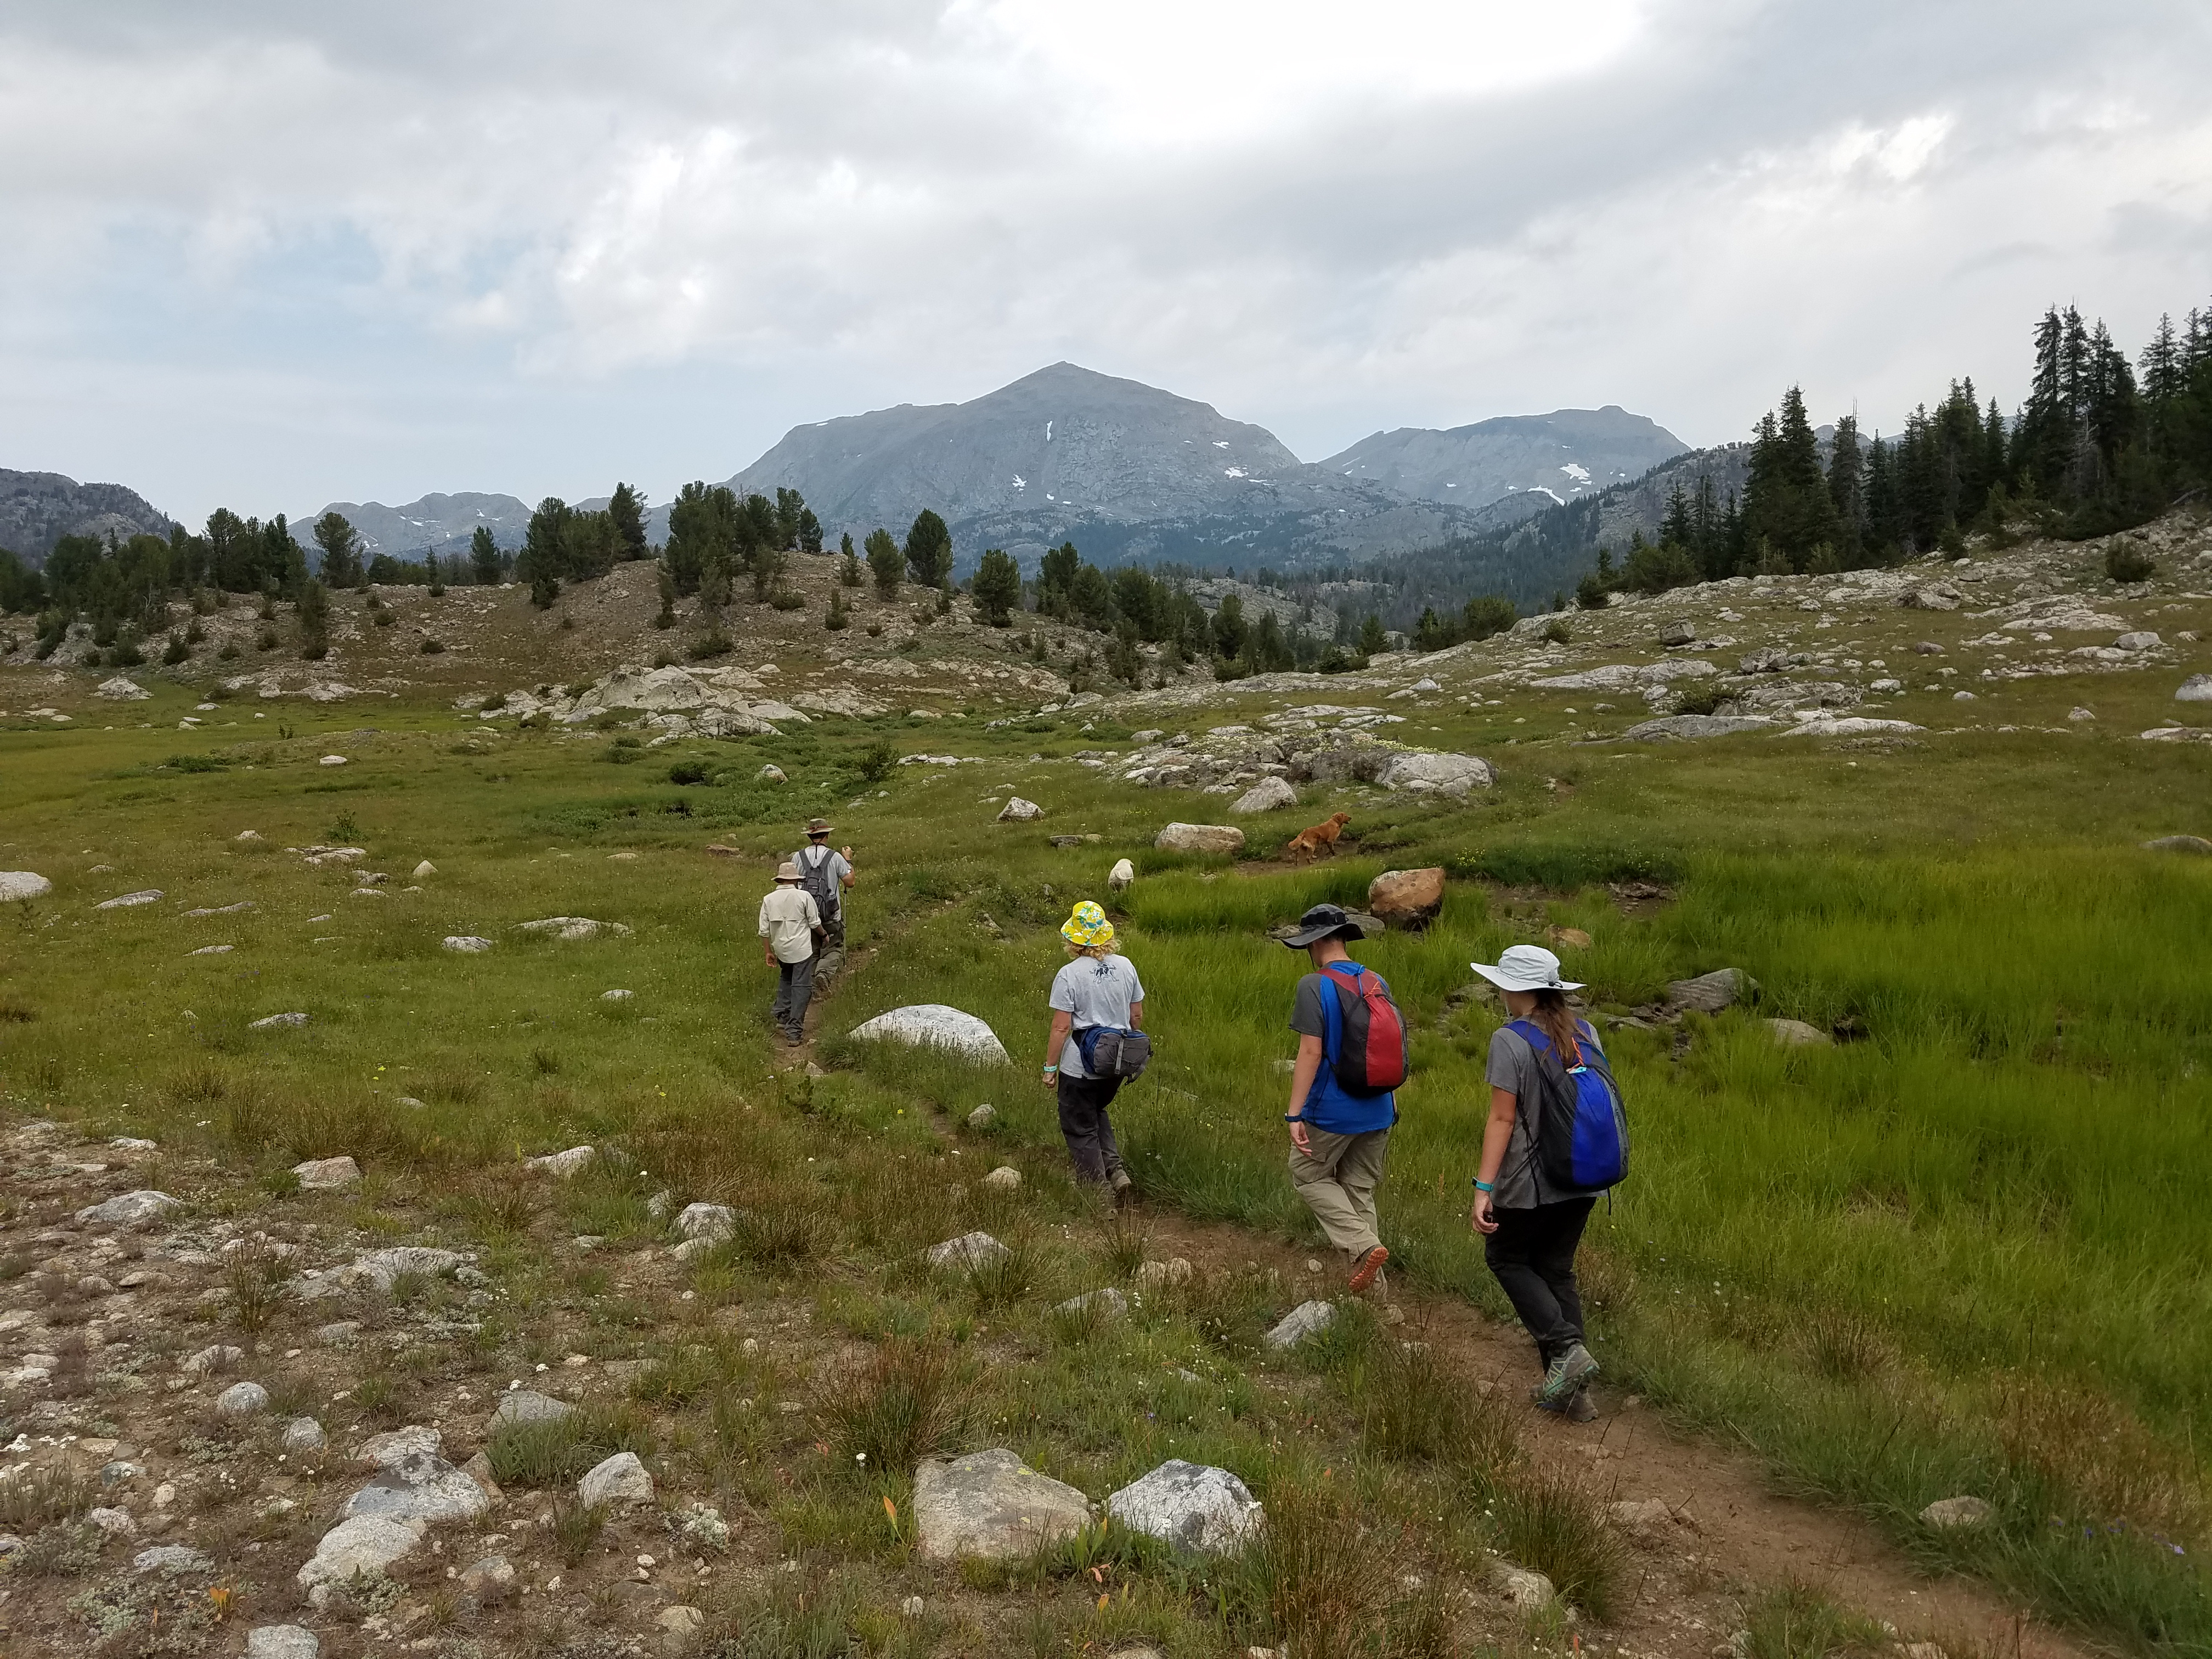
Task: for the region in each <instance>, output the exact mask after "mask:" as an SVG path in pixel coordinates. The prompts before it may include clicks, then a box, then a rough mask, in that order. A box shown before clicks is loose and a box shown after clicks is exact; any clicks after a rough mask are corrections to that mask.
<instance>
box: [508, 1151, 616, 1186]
mask: <svg viewBox="0 0 2212 1659" xmlns="http://www.w3.org/2000/svg"><path fill="white" fill-rule="evenodd" d="M598 1156H599V1154H598V1152H596V1151H594V1150H593V1149H592V1147H589V1146H571V1147H570V1148H568V1151H567V1152H548V1153H546V1154H545V1156H544V1157H543V1158H525V1159H523V1160H522V1167H523V1168H524V1169H526V1170H537V1171H538V1174H540V1175H550V1176H559V1177H560V1178H561V1179H562V1180H563V1181H566V1180H568V1179H569V1178H570V1177H571V1176H577V1175H580V1174H582V1173H583V1170H584V1168H585V1166H586V1164H589V1163H591V1161H592V1159H593V1158H596V1157H598Z"/></svg>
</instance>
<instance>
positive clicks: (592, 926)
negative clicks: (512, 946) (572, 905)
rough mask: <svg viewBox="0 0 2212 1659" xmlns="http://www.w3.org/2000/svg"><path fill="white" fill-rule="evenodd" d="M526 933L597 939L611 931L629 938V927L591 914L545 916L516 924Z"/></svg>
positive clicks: (623, 937) (572, 938) (562, 937)
mask: <svg viewBox="0 0 2212 1659" xmlns="http://www.w3.org/2000/svg"><path fill="white" fill-rule="evenodd" d="M515 926H516V927H517V928H519V929H520V931H521V932H523V933H545V934H550V935H551V936H552V937H553V938H555V939H568V940H574V939H597V938H598V937H599V935H600V934H601V933H611V934H612V935H613V936H614V937H615V938H617V939H627V938H628V937H629V931H630V930H629V927H626V926H624V925H623V923H621V922H619V921H592V918H591V917H589V916H544V917H540V918H539V919H538V921H523V922H517V923H516V924H515Z"/></svg>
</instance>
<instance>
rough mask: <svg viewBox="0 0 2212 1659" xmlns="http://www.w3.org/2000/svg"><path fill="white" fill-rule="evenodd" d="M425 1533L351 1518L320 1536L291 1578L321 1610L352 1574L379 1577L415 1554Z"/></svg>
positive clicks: (406, 1525)
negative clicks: (313, 1548) (305, 1562)
mask: <svg viewBox="0 0 2212 1659" xmlns="http://www.w3.org/2000/svg"><path fill="white" fill-rule="evenodd" d="M427 1530H428V1528H427V1525H426V1523H424V1522H421V1521H395V1520H389V1519H387V1518H386V1517H385V1516H380V1515H356V1516H351V1517H349V1518H348V1519H346V1520H343V1521H341V1522H338V1524H337V1526H335V1527H332V1528H331V1529H330V1530H329V1531H328V1532H326V1533H325V1534H323V1536H322V1541H320V1542H319V1543H318V1544H317V1545H316V1546H315V1553H314V1554H313V1555H312V1556H310V1557H309V1558H308V1559H307V1565H305V1566H303V1567H301V1569H300V1571H299V1572H298V1573H297V1574H295V1577H296V1578H297V1580H298V1582H299V1585H300V1588H301V1589H304V1590H306V1591H307V1595H308V1599H309V1600H310V1601H313V1603H314V1604H315V1605H316V1606H317V1607H321V1606H322V1605H324V1603H325V1600H326V1599H327V1597H328V1595H329V1592H330V1587H331V1585H333V1584H337V1585H344V1584H348V1583H351V1582H352V1581H353V1579H354V1577H355V1576H356V1574H362V1575H366V1576H367V1577H370V1578H379V1577H383V1575H384V1572H385V1570H386V1568H387V1567H390V1566H391V1565H392V1564H393V1563H394V1562H397V1561H404V1559H407V1557H409V1556H410V1555H412V1554H413V1553H415V1551H416V1548H417V1547H420V1545H421V1544H422V1534H423V1533H424V1532H425V1531H427Z"/></svg>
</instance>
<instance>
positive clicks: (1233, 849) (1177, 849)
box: [1152, 823, 1244, 853]
mask: <svg viewBox="0 0 2212 1659" xmlns="http://www.w3.org/2000/svg"><path fill="white" fill-rule="evenodd" d="M1152 845H1153V846H1154V847H1155V848H1158V850H1159V851H1161V852H1163V853H1241V852H1243V850H1244V832H1243V830H1242V829H1238V828H1237V826H1236V825H1235V824H1233V823H1170V824H1169V825H1168V826H1167V827H1166V828H1164V829H1162V830H1161V831H1160V832H1159V834H1158V835H1157V836H1153V837H1152Z"/></svg>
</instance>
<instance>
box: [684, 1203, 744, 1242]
mask: <svg viewBox="0 0 2212 1659" xmlns="http://www.w3.org/2000/svg"><path fill="white" fill-rule="evenodd" d="M737 1227H738V1212H736V1211H735V1210H733V1209H732V1208H731V1207H730V1206H728V1205H726V1204H686V1205H685V1206H684V1208H683V1210H682V1212H680V1213H678V1216H677V1218H676V1231H678V1233H680V1234H682V1235H683V1236H684V1237H685V1238H698V1239H707V1240H709V1241H711V1242H713V1243H720V1242H721V1241H722V1240H723V1239H726V1238H727V1237H729V1236H730V1235H731V1234H732V1233H733V1232H735V1231H737Z"/></svg>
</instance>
